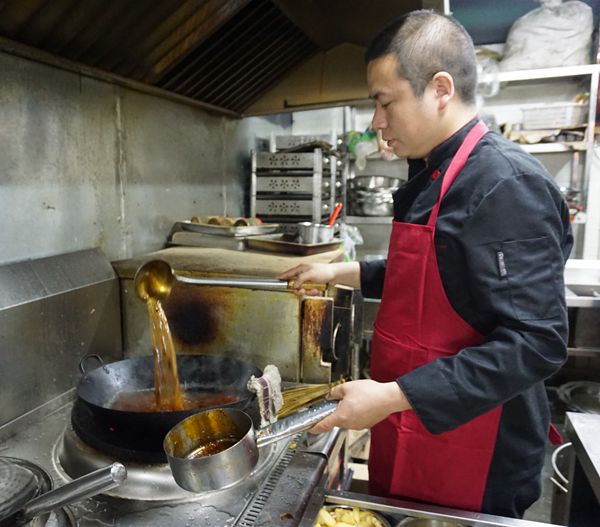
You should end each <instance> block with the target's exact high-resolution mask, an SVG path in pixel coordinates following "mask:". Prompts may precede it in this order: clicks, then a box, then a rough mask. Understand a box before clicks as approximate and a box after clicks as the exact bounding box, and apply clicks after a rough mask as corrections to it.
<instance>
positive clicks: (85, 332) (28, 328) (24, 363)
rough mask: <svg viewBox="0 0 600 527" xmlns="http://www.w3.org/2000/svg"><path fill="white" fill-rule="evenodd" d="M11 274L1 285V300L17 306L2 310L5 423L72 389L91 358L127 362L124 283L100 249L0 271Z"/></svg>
mask: <svg viewBox="0 0 600 527" xmlns="http://www.w3.org/2000/svg"><path fill="white" fill-rule="evenodd" d="M69 270H71V272H69ZM86 273H87V280H85V279H83V277H84V276H85V275H86ZM9 276H10V277H12V281H8V280H3V281H1V287H2V290H3V295H2V297H3V300H4V298H9V299H13V302H12V303H11V302H10V301H8V302H7V301H5V300H4V301H3V304H2V306H1V307H0V386H1V390H2V397H1V398H0V425H2V424H5V423H7V422H8V421H10V420H12V419H14V418H16V417H18V416H20V415H22V414H24V413H26V412H28V411H30V410H32V409H33V408H36V407H37V406H39V405H41V404H43V403H45V402H47V401H49V400H51V399H53V398H54V397H57V396H59V395H61V394H62V393H64V392H65V391H67V390H69V389H71V388H73V387H74V386H75V385H76V383H77V381H78V380H79V378H80V373H79V371H78V364H79V361H80V360H81V358H82V357H84V356H85V355H86V354H88V353H98V354H100V355H101V356H103V357H104V359H105V360H106V361H113V360H118V359H119V358H121V357H122V345H121V317H120V307H119V285H118V280H117V279H116V277H115V274H114V272H113V271H112V267H111V266H110V264H109V263H108V261H107V260H106V258H105V257H104V256H103V255H102V254H101V253H100V252H99V251H96V250H89V251H81V252H78V253H74V254H68V255H61V256H56V257H52V258H45V259H43V260H41V261H25V262H20V263H14V264H10V265H9V266H2V267H0V277H4V278H5V279H6V277H9ZM15 299H18V302H14V300H15Z"/></svg>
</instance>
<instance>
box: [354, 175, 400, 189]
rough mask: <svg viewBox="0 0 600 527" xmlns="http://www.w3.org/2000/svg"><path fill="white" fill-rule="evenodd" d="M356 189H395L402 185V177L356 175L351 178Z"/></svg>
mask: <svg viewBox="0 0 600 527" xmlns="http://www.w3.org/2000/svg"><path fill="white" fill-rule="evenodd" d="M350 185H351V186H352V188H355V189H369V190H371V189H388V190H391V191H393V190H395V189H397V188H398V187H399V186H400V179H399V178H395V177H390V176H356V177H354V178H352V179H351V180H350Z"/></svg>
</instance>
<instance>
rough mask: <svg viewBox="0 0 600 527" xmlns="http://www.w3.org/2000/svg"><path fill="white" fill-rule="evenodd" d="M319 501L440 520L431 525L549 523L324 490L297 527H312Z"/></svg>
mask: <svg viewBox="0 0 600 527" xmlns="http://www.w3.org/2000/svg"><path fill="white" fill-rule="evenodd" d="M322 505H341V506H344V505H345V506H349V507H359V508H361V509H365V510H371V511H377V512H381V513H383V514H385V515H386V516H388V517H390V518H393V519H394V521H398V520H403V519H404V518H407V517H408V518H422V519H426V520H433V521H437V522H440V523H437V524H433V525H444V522H448V524H449V525H461V526H464V527H484V526H485V527H552V525H551V524H549V523H540V522H532V521H529V520H517V519H515V518H504V517H502V516H492V515H490V514H482V513H479V512H471V511H463V510H457V509H451V508H448V507H437V506H435V505H427V504H424V503H412V502H410V501H404V500H393V499H389V498H379V497H376V496H366V495H364V494H357V493H353V492H343V491H342V492H326V491H323V492H322V494H321V495H320V496H319V493H318V491H317V492H315V493H314V494H313V499H312V500H311V502H309V504H308V507H307V508H306V512H305V514H304V518H303V520H302V522H301V523H300V527H312V525H313V524H314V521H315V519H316V517H317V513H318V511H319V508H320V507H321V506H322Z"/></svg>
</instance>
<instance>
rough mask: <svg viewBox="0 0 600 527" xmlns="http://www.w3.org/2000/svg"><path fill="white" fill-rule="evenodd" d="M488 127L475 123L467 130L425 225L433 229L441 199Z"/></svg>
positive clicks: (479, 122) (481, 122) (478, 122)
mask: <svg viewBox="0 0 600 527" xmlns="http://www.w3.org/2000/svg"><path fill="white" fill-rule="evenodd" d="M488 131H489V130H488V127H487V126H486V125H485V123H484V122H483V121H477V123H476V124H475V126H473V128H471V130H469V133H468V134H467V136H466V137H465V139H464V140H463V142H462V144H461V145H460V148H459V149H458V151H457V152H456V154H454V157H453V158H452V161H450V165H449V166H448V169H447V170H446V172H445V174H444V179H443V180H442V188H441V190H440V196H439V198H438V200H437V202H436V204H435V205H434V207H433V209H432V211H431V214H430V215H429V220H428V221H427V225H428V226H430V227H433V226H434V225H435V223H436V221H437V217H438V212H439V210H440V204H441V203H442V199H444V196H445V195H446V192H448V189H449V188H450V185H452V183H453V182H454V180H455V179H456V176H458V173H459V172H460V171H461V170H462V168H463V167H464V166H465V163H466V162H467V159H468V158H469V155H470V154H471V152H472V151H473V149H474V148H475V146H476V145H477V143H478V142H479V140H480V139H481V138H482V137H483V136H484V135H485V134H486V133H487V132H488Z"/></svg>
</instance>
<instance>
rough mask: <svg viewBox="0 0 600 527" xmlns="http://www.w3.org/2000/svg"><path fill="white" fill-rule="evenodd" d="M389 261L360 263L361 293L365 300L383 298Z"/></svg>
mask: <svg viewBox="0 0 600 527" xmlns="http://www.w3.org/2000/svg"><path fill="white" fill-rule="evenodd" d="M386 264H387V260H374V261H372V262H360V263H359V265H360V291H361V293H362V295H363V296H364V297H365V298H381V294H382V292H383V279H384V278H385V268H386Z"/></svg>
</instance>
